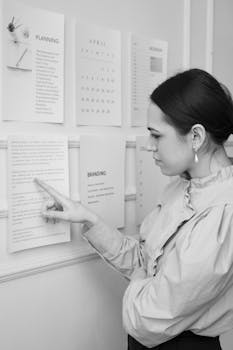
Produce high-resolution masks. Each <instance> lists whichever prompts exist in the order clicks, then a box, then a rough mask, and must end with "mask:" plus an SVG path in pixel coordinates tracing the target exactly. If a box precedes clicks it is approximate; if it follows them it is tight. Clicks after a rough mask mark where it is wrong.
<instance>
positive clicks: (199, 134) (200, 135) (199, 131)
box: [191, 124, 206, 151]
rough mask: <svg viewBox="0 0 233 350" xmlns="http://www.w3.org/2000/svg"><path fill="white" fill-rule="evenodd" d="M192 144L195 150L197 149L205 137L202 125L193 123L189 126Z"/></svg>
mask: <svg viewBox="0 0 233 350" xmlns="http://www.w3.org/2000/svg"><path fill="white" fill-rule="evenodd" d="M191 136H192V146H193V149H195V151H198V150H199V149H200V148H201V146H202V145H203V143H204V142H205V139H206V130H205V128H204V126H203V125H201V124H195V125H193V126H192V128H191Z"/></svg>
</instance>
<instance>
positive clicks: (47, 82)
mask: <svg viewBox="0 0 233 350" xmlns="http://www.w3.org/2000/svg"><path fill="white" fill-rule="evenodd" d="M2 36H3V44H2V53H3V60H2V61H3V67H2V73H3V75H2V76H3V80H2V84H3V89H2V90H3V118H4V120H17V121H31V122H51V123H62V122H63V114H64V113H63V105H64V97H63V95H64V91H63V90H64V86H63V85H64V15H62V14H57V13H53V12H49V11H44V10H40V9H36V8H32V7H29V6H26V5H23V4H21V3H20V2H18V1H17V2H16V1H13V0H4V1H3V27H2Z"/></svg>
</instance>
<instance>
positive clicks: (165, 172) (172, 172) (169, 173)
mask: <svg viewBox="0 0 233 350" xmlns="http://www.w3.org/2000/svg"><path fill="white" fill-rule="evenodd" d="M160 170H161V173H162V174H163V175H166V176H180V175H181V172H180V171H175V170H174V169H166V168H162V167H161V168H160Z"/></svg>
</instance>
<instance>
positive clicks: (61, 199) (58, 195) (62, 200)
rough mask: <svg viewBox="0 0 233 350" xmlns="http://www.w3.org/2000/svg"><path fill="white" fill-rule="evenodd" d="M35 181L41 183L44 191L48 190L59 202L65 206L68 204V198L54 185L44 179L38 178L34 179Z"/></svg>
mask: <svg viewBox="0 0 233 350" xmlns="http://www.w3.org/2000/svg"><path fill="white" fill-rule="evenodd" d="M34 181H35V183H36V184H37V185H39V186H40V187H41V188H42V189H43V190H44V191H46V192H47V193H48V194H50V196H52V197H53V198H54V199H55V200H56V201H57V202H58V203H59V204H61V205H62V206H65V205H67V204H68V199H67V198H66V197H65V196H63V195H62V194H61V193H60V192H58V191H57V190H55V189H54V188H53V187H52V186H50V185H48V184H47V183H45V182H44V181H42V180H39V179H37V178H35V179H34Z"/></svg>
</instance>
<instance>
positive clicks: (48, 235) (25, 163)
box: [8, 135, 70, 252]
mask: <svg viewBox="0 0 233 350" xmlns="http://www.w3.org/2000/svg"><path fill="white" fill-rule="evenodd" d="M36 177H37V178H39V179H41V180H44V181H46V182H47V183H48V184H50V185H52V186H53V187H54V188H56V189H57V190H58V191H59V192H61V193H63V194H64V195H67V196H69V177H68V146H67V138H65V137H54V136H49V137H43V136H40V135H38V136H17V135H16V136H15V135H13V136H10V137H9V139H8V203H9V222H8V224H9V236H8V237H9V239H8V243H9V244H8V247H9V251H10V252H16V251H19V250H23V249H29V248H33V247H39V246H44V245H49V244H55V243H61V242H67V241H70V224H69V223H67V222H62V221H61V222H59V223H53V222H46V221H45V220H44V219H43V218H42V217H41V215H40V213H41V209H42V205H43V203H44V201H45V199H48V198H49V195H48V194H47V193H46V192H45V191H43V190H42V189H41V188H39V186H38V185H36V184H35V182H34V181H33V180H34V178H36Z"/></svg>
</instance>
